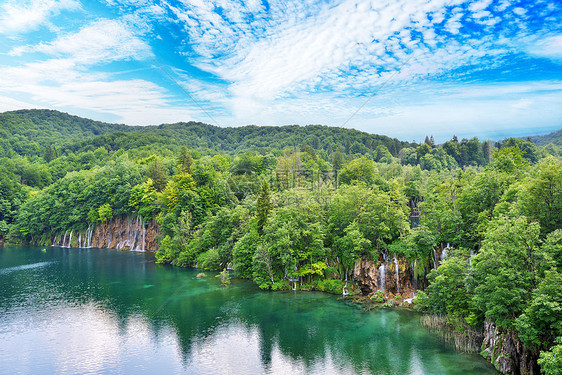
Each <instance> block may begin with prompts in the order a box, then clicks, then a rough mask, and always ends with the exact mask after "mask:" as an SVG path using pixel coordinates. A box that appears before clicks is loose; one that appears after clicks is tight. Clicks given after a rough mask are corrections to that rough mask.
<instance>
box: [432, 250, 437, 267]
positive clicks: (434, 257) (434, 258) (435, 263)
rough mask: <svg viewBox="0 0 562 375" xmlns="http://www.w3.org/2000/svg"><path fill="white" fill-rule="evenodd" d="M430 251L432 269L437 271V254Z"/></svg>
mask: <svg viewBox="0 0 562 375" xmlns="http://www.w3.org/2000/svg"><path fill="white" fill-rule="evenodd" d="M431 251H433V268H434V269H437V253H436V252H435V249H431Z"/></svg>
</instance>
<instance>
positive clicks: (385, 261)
mask: <svg viewBox="0 0 562 375" xmlns="http://www.w3.org/2000/svg"><path fill="white" fill-rule="evenodd" d="M353 275H354V278H355V281H357V284H358V285H359V287H360V288H361V291H362V292H363V294H369V293H371V292H375V291H378V290H380V291H383V292H384V293H385V295H387V297H391V296H396V295H400V296H402V297H404V298H412V297H413V296H414V295H415V291H416V288H417V280H416V279H415V277H414V271H413V265H410V264H409V262H408V261H407V260H406V259H403V258H400V257H393V256H386V257H385V256H381V258H380V259H376V260H375V259H370V258H368V257H367V256H363V257H362V258H361V259H360V260H359V261H358V262H357V263H355V269H354V272H353Z"/></svg>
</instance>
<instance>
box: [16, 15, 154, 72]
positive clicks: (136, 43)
mask: <svg viewBox="0 0 562 375" xmlns="http://www.w3.org/2000/svg"><path fill="white" fill-rule="evenodd" d="M28 52H42V53H45V54H48V55H57V56H66V57H68V58H69V59H71V60H72V61H73V62H74V63H77V64H87V65H92V64H97V63H105V62H109V61H119V60H129V59H134V60H142V59H146V58H150V57H152V56H153V55H152V51H151V49H150V46H149V45H148V44H146V43H145V42H144V41H143V40H141V39H140V38H138V37H137V36H136V35H135V34H134V33H133V32H132V31H131V30H130V29H129V28H127V27H126V26H125V25H124V24H123V23H121V22H119V21H116V20H100V21H97V22H95V23H93V24H90V25H88V26H86V27H84V28H82V29H81V30H80V31H78V32H76V33H71V34H68V35H64V36H61V37H59V38H57V39H56V40H54V41H53V42H51V43H40V44H37V45H34V46H23V47H19V48H15V49H13V50H12V51H10V54H11V55H12V56H19V55H22V54H24V53H28Z"/></svg>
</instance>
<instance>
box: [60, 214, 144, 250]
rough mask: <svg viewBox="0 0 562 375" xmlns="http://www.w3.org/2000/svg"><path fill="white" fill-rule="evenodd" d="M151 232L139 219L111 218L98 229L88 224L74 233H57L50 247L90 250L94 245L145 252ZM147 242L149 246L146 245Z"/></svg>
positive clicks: (71, 231)
mask: <svg viewBox="0 0 562 375" xmlns="http://www.w3.org/2000/svg"><path fill="white" fill-rule="evenodd" d="M151 230H152V228H147V226H146V225H145V223H144V222H143V219H142V218H141V217H135V218H128V219H126V218H117V219H115V218H113V219H111V222H109V223H104V224H103V226H101V227H100V228H98V227H97V226H95V225H92V224H90V225H88V227H87V228H85V229H83V230H78V231H76V233H75V231H74V230H66V231H65V232H59V234H56V235H54V236H53V240H52V245H51V246H60V247H64V248H71V247H74V246H76V247H79V248H92V247H93V246H94V245H95V246H96V247H106V248H112V247H113V248H116V249H119V250H122V249H129V250H132V251H146V248H147V247H149V246H151V244H150V241H151V239H150V238H147V237H148V236H149V235H150V234H151ZM73 239H74V242H72V241H73ZM147 240H148V241H149V244H147V243H146V242H147Z"/></svg>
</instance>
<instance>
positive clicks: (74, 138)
mask: <svg viewBox="0 0 562 375" xmlns="http://www.w3.org/2000/svg"><path fill="white" fill-rule="evenodd" d="M0 135H1V136H2V138H3V143H2V146H3V148H4V154H5V156H10V155H11V154H12V153H16V154H20V155H27V156H33V155H41V154H42V152H43V150H44V149H45V148H46V147H47V146H55V147H57V148H58V149H61V150H63V151H65V150H66V151H72V152H83V151H89V150H95V149H96V148H98V147H101V146H103V147H105V148H106V149H109V150H118V149H124V150H130V149H133V148H142V147H160V146H161V147H165V148H179V147H181V146H187V147H188V148H191V149H195V150H200V151H203V152H220V153H227V154H238V153H241V152H245V151H259V152H268V151H272V150H282V149H284V148H285V147H296V146H298V147H301V146H302V145H304V144H306V145H309V146H310V147H312V148H313V149H315V150H324V151H326V152H328V153H332V152H334V151H336V150H338V149H341V150H342V151H344V152H346V153H353V154H368V153H370V152H372V151H373V150H376V149H377V147H379V146H380V145H384V146H385V147H386V148H387V149H388V150H389V151H390V153H391V154H392V155H394V156H396V155H398V152H399V151H400V150H401V149H402V148H404V147H408V146H410V144H409V143H408V142H402V141H399V140H398V139H393V138H390V137H387V136H382V135H376V134H368V133H365V132H361V131H358V130H353V129H344V128H336V127H328V126H321V125H309V126H298V125H289V126H279V127H275V126H266V127H259V126H243V127H236V128H221V127H216V126H212V125H208V124H204V123H200V122H187V123H185V122H180V123H174V124H162V125H153V126H127V125H120V124H108V123H104V122H99V121H94V120H90V119H85V118H81V117H78V116H72V115H69V114H67V113H63V112H59V111H53V110H19V111H13V112H5V113H2V114H0ZM0 156H2V155H0Z"/></svg>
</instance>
